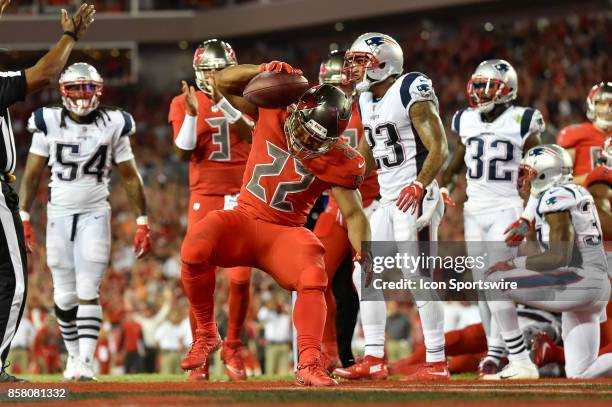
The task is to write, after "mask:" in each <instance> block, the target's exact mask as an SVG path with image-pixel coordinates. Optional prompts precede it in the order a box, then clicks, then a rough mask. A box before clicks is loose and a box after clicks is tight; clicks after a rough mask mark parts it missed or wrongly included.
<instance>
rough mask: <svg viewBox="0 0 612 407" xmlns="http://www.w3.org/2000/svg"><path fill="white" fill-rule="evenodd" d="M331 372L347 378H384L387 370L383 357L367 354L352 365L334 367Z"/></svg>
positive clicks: (387, 373)
mask: <svg viewBox="0 0 612 407" xmlns="http://www.w3.org/2000/svg"><path fill="white" fill-rule="evenodd" d="M333 374H334V375H336V376H338V377H341V378H343V379H348V380H385V379H386V378H387V376H389V370H388V369H387V363H386V362H385V359H384V358H377V357H374V356H370V355H368V356H366V357H364V358H363V359H362V360H360V361H359V362H357V363H355V364H354V365H353V366H349V367H346V368H345V367H339V368H336V369H334V372H333Z"/></svg>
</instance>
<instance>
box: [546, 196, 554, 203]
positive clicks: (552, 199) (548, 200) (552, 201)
mask: <svg viewBox="0 0 612 407" xmlns="http://www.w3.org/2000/svg"><path fill="white" fill-rule="evenodd" d="M556 203H557V197H556V196H553V197H550V198H548V199H547V200H546V205H554V204H556Z"/></svg>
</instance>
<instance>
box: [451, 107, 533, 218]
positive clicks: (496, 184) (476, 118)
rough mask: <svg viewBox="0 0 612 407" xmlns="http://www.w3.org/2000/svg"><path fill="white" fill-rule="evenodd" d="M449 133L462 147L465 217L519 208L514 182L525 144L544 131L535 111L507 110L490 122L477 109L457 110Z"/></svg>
mask: <svg viewBox="0 0 612 407" xmlns="http://www.w3.org/2000/svg"><path fill="white" fill-rule="evenodd" d="M451 129H452V131H453V132H454V133H457V134H458V135H459V137H460V138H461V142H462V143H463V144H464V145H465V158H464V160H465V165H466V166H467V172H466V179H467V189H466V193H467V196H468V200H467V201H466V202H465V205H464V210H465V212H466V213H483V212H487V211H493V210H499V209H507V208H513V207H522V206H523V200H522V199H521V197H520V196H519V194H518V190H517V186H516V182H517V178H518V166H519V164H520V162H521V159H522V158H523V145H524V144H525V140H527V138H528V137H529V136H530V135H531V134H534V133H542V132H543V131H544V129H545V125H544V120H543V119H542V114H541V113H540V111H539V110H537V109H532V108H526V107H519V106H510V107H509V108H508V109H506V110H505V111H504V112H503V113H502V114H501V115H500V116H499V117H498V118H497V119H495V120H494V121H493V122H491V123H488V122H484V121H483V120H482V118H481V114H480V111H479V110H478V109H476V108H468V109H463V110H459V111H458V112H457V113H455V115H454V116H453V120H452V123H451Z"/></svg>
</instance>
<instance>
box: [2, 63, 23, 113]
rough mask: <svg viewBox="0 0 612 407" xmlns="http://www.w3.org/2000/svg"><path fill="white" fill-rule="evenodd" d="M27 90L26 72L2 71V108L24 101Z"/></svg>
mask: <svg viewBox="0 0 612 407" xmlns="http://www.w3.org/2000/svg"><path fill="white" fill-rule="evenodd" d="M27 88H28V86H27V82H26V77H25V71H4V72H3V71H0V108H7V107H9V106H10V105H12V104H13V103H15V102H18V101H20V100H24V99H25V97H26V92H27Z"/></svg>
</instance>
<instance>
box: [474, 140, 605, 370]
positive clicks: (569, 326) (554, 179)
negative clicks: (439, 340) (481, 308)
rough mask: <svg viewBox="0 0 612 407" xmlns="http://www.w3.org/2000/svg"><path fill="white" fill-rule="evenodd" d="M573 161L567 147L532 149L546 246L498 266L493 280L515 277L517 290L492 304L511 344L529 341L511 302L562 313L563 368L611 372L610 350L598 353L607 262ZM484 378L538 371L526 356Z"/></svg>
mask: <svg viewBox="0 0 612 407" xmlns="http://www.w3.org/2000/svg"><path fill="white" fill-rule="evenodd" d="M571 173H572V160H571V157H570V155H569V154H568V153H567V152H566V151H565V150H564V149H562V148H561V147H559V146H557V145H554V144H551V145H544V146H539V147H534V148H532V149H531V150H529V152H528V153H527V156H526V158H525V159H524V162H523V163H522V164H521V168H520V178H519V181H520V183H521V184H522V187H523V188H529V186H530V187H531V196H532V197H535V198H537V206H536V219H535V225H536V231H537V236H538V241H539V243H540V246H541V247H542V248H543V251H542V252H541V253H540V254H537V255H531V256H528V257H518V258H516V259H513V260H508V261H503V262H499V263H497V264H495V265H494V266H493V267H491V268H490V269H489V270H488V272H487V273H488V275H487V279H488V280H490V281H499V280H501V279H504V281H506V282H516V283H517V284H518V288H516V289H512V290H507V291H505V292H503V293H501V292H500V293H498V295H499V297H498V298H496V299H495V300H494V301H490V302H489V305H490V306H491V311H492V313H493V316H494V317H495V318H496V319H497V322H498V324H499V327H500V330H501V334H502V337H503V338H504V340H505V342H506V346H507V347H508V349H513V348H516V347H518V346H523V344H522V343H518V342H519V341H518V340H517V338H520V342H522V334H521V332H520V330H519V327H518V321H517V317H516V310H515V308H514V303H513V301H517V302H520V303H524V304H528V305H531V306H533V307H536V308H541V309H545V310H548V311H553V312H562V336H563V341H564V343H565V361H566V364H565V371H566V374H567V377H570V378H593V377H603V376H608V375H610V374H612V354H607V355H602V356H600V357H597V354H598V351H599V323H600V318H601V317H602V316H603V315H605V314H603V312H604V310H605V306H606V304H607V302H608V300H609V298H610V281H609V277H608V272H609V270H608V267H609V266H608V263H607V261H606V256H605V253H604V248H603V242H602V231H601V225H600V222H599V217H598V216H597V212H596V209H595V203H594V201H593V197H592V196H591V194H589V192H588V191H587V190H586V189H584V188H583V187H581V186H578V185H575V184H572V176H571ZM510 356H511V358H510V363H509V364H508V365H507V366H506V367H505V368H504V369H503V370H502V371H501V372H500V373H498V374H495V375H490V376H485V377H484V378H485V379H493V380H500V379H530V378H537V377H538V372H537V370H536V369H535V368H534V367H533V364H532V363H531V362H529V361H528V359H526V355H524V354H518V355H517V354H514V355H513V354H512V353H511V354H510Z"/></svg>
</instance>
